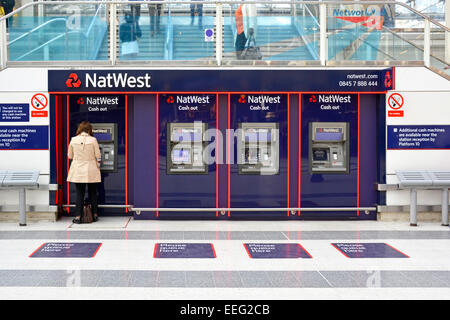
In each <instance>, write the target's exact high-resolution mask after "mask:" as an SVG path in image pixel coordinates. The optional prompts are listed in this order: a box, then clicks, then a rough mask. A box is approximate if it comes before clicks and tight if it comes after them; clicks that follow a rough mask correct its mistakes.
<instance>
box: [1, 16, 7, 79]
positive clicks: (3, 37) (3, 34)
mask: <svg viewBox="0 0 450 320" xmlns="http://www.w3.org/2000/svg"><path fill="white" fill-rule="evenodd" d="M7 42H8V37H7V35H6V20H2V21H0V70H2V69H3V68H6V62H7V61H8V44H7Z"/></svg>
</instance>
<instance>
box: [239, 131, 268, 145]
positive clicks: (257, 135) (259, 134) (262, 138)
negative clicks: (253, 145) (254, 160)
mask: <svg viewBox="0 0 450 320" xmlns="http://www.w3.org/2000/svg"><path fill="white" fill-rule="evenodd" d="M245 141H246V142H257V141H258V142H269V141H272V132H271V131H270V130H268V129H259V130H255V129H250V130H247V131H246V132H245Z"/></svg>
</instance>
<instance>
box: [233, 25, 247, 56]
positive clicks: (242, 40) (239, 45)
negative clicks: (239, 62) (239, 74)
mask: <svg viewBox="0 0 450 320" xmlns="http://www.w3.org/2000/svg"><path fill="white" fill-rule="evenodd" d="M246 43H247V38H246V37H245V32H242V33H241V34H238V35H237V36H236V43H235V44H234V46H235V48H236V58H238V59H240V58H241V54H242V51H244V49H245V44H246Z"/></svg>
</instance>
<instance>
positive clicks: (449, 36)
mask: <svg viewBox="0 0 450 320" xmlns="http://www.w3.org/2000/svg"><path fill="white" fill-rule="evenodd" d="M445 25H446V26H447V27H448V28H450V0H446V1H445ZM445 61H446V62H447V63H450V32H446V33H445Z"/></svg>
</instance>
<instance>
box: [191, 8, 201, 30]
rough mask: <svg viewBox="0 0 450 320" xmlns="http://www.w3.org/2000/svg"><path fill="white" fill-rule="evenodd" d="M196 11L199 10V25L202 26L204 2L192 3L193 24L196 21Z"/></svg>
mask: <svg viewBox="0 0 450 320" xmlns="http://www.w3.org/2000/svg"><path fill="white" fill-rule="evenodd" d="M195 11H197V14H198V25H199V26H200V27H201V26H202V25H203V22H202V20H203V4H202V3H191V24H193V23H194V16H195Z"/></svg>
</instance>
